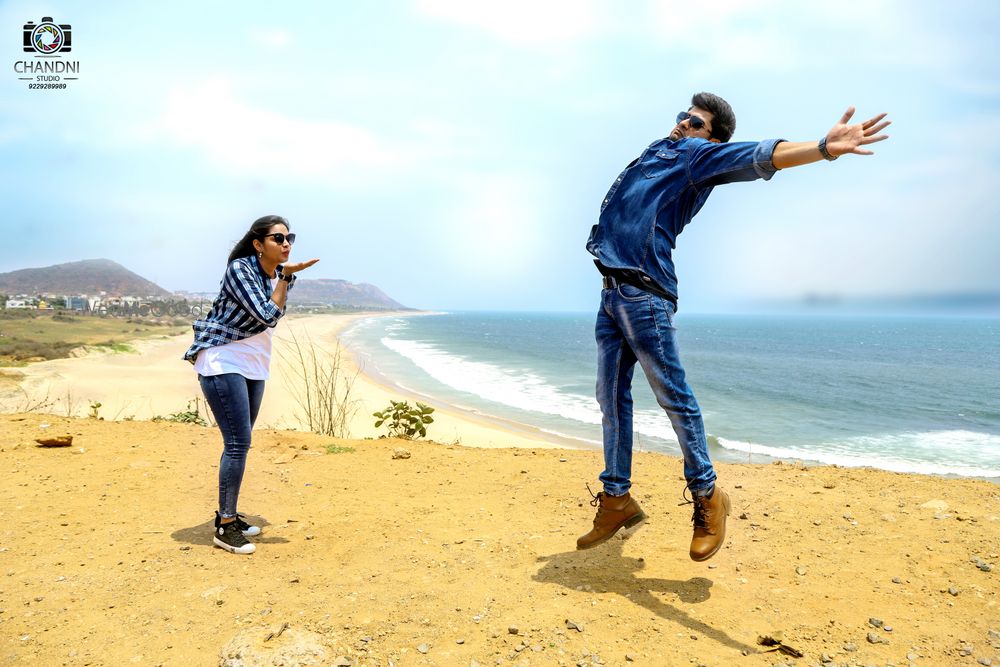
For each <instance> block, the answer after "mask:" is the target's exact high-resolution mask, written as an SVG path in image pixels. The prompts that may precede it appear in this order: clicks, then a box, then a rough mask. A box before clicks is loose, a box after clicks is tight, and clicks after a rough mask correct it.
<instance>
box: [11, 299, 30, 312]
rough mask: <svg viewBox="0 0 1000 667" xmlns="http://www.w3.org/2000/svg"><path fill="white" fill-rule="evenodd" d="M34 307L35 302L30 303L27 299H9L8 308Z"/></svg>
mask: <svg viewBox="0 0 1000 667" xmlns="http://www.w3.org/2000/svg"><path fill="white" fill-rule="evenodd" d="M34 307H35V306H34V305H33V304H31V303H29V302H28V300H27V299H8V300H7V309H8V310H13V309H15V308H20V309H25V310H26V309H29V308H34Z"/></svg>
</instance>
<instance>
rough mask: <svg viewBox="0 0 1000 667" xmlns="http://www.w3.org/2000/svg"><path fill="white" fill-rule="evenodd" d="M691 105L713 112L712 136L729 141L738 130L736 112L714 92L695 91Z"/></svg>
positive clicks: (724, 141)
mask: <svg viewBox="0 0 1000 667" xmlns="http://www.w3.org/2000/svg"><path fill="white" fill-rule="evenodd" d="M691 106H693V107H698V108H699V109H704V110H705V111H711V112H712V138H713V139H718V140H719V141H721V142H722V143H726V142H727V141H729V139H730V137H732V136H733V132H735V131H736V114H735V113H733V108H732V107H731V106H729V102H727V101H725V100H724V99H722V98H721V97H719V96H718V95H713V94H712V93H695V94H694V95H692V96H691Z"/></svg>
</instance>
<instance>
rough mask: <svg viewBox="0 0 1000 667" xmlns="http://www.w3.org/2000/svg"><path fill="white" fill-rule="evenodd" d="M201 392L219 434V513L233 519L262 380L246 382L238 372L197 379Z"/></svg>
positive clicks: (200, 376) (258, 404)
mask: <svg viewBox="0 0 1000 667" xmlns="http://www.w3.org/2000/svg"><path fill="white" fill-rule="evenodd" d="M198 381H199V382H200V383H201V390H202V392H204V394H205V400H206V401H208V407H210V408H211V409H212V414H213V415H214V416H215V423H217V424H218V425H219V430H220V431H222V459H221V460H220V461H219V514H220V515H221V516H222V517H223V518H232V517H235V516H236V502H237V500H238V499H239V497H240V484H241V483H242V482H243V471H244V470H246V465H247V452H248V451H249V449H250V431H251V430H252V429H253V424H254V422H255V421H257V413H258V412H259V411H260V401H261V399H262V398H263V397H264V380H248V379H247V378H245V377H243V376H242V375H240V374H239V373H224V374H222V375H210V376H208V377H206V376H204V375H199V376H198Z"/></svg>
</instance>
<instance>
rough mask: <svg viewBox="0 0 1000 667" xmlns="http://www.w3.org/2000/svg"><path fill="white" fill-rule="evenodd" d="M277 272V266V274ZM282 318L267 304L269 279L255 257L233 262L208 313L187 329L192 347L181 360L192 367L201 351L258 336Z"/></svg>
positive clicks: (293, 282) (280, 311)
mask: <svg viewBox="0 0 1000 667" xmlns="http://www.w3.org/2000/svg"><path fill="white" fill-rule="evenodd" d="M281 268H282V267H281V266H280V265H279V266H278V273H281ZM295 278H296V277H295V276H294V275H293V276H292V282H291V283H289V284H288V289H292V285H294V284H295ZM284 314H285V311H284V309H282V308H278V306H276V305H275V303H274V302H273V301H271V278H270V277H269V276H268V275H267V274H266V273H264V269H263V268H262V267H261V265H260V262H259V261H258V259H257V257H256V255H251V256H249V257H240V258H239V259H236V260H233V261H232V262H230V264H229V266H228V267H226V275H225V276H223V277H222V285H221V288H220V289H219V296H217V297H215V301H214V302H213V303H212V310H211V311H209V313H208V316H207V317H205V318H204V319H200V320H195V321H194V324H193V325H191V326H192V328H193V329H194V344H193V345H192V346H191V347H190V348H188V351H187V352H185V353H184V358H185V359H186V360H187V361H190V362H191V363H192V364H193V363H194V362H195V358H196V357H197V356H198V353H199V352H201V351H202V350H204V349H207V348H209V347H216V346H217V345H225V344H226V343H232V342H233V341H237V340H243V339H244V338H249V337H250V336H254V335H256V334H259V333H260V332H262V331H264V330H265V329H267V328H268V327H273V326H275V325H277V324H278V320H279V319H281V316H282V315H284Z"/></svg>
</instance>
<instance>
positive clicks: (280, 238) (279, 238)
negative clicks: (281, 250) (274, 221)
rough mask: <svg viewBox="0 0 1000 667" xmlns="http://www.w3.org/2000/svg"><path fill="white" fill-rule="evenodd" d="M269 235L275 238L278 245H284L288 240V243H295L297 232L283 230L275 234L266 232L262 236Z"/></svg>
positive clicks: (266, 236) (264, 237) (263, 237)
mask: <svg viewBox="0 0 1000 667" xmlns="http://www.w3.org/2000/svg"><path fill="white" fill-rule="evenodd" d="M268 237H270V238H272V239H274V242H275V243H277V244H278V245H284V244H285V241H288V245H292V244H293V243H295V234H282V233H281V232H277V233H275V234H264V236H262V237H261V238H262V239H266V238H268Z"/></svg>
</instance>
